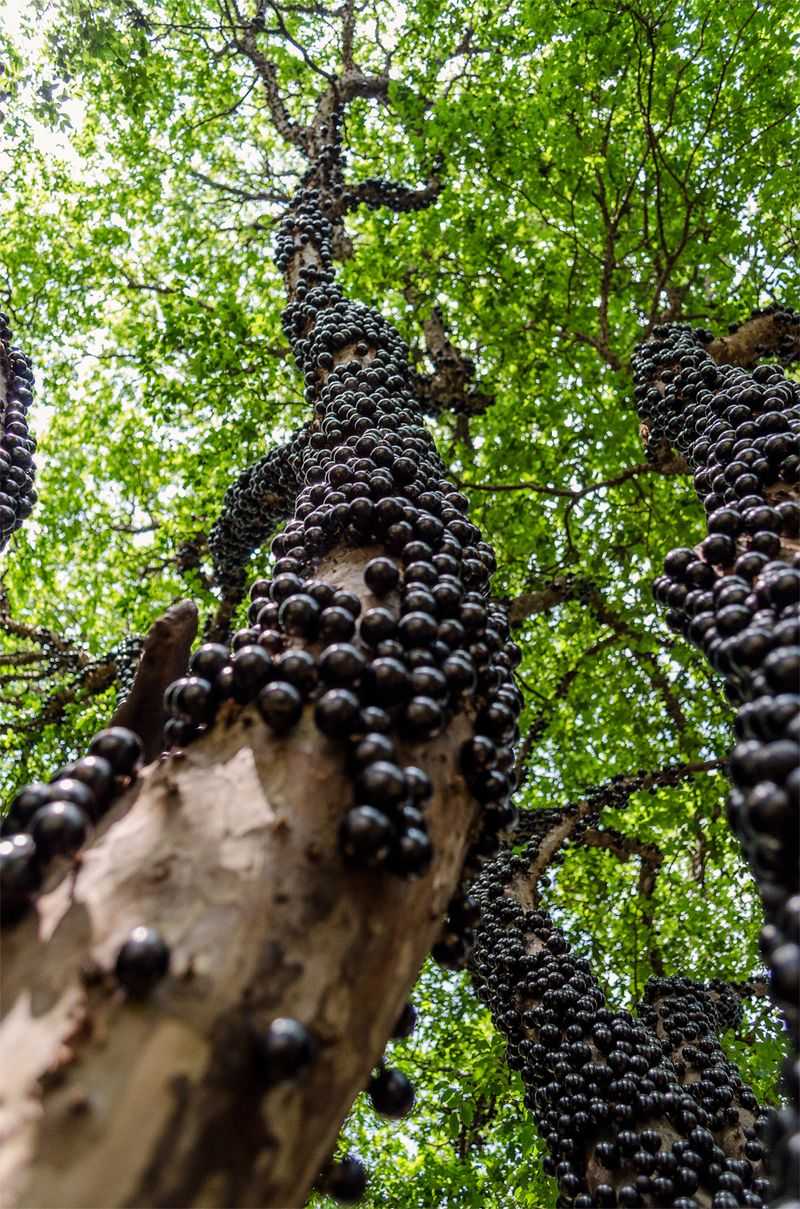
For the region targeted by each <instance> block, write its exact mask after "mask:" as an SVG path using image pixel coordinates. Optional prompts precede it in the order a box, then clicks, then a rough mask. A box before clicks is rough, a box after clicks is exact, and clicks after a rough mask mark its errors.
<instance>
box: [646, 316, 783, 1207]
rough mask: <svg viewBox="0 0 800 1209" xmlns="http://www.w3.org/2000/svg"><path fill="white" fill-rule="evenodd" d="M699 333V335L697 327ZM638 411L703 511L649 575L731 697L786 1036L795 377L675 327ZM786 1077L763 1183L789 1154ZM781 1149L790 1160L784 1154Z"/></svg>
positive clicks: (735, 805) (733, 813)
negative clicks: (748, 362) (668, 449)
mask: <svg viewBox="0 0 800 1209" xmlns="http://www.w3.org/2000/svg"><path fill="white" fill-rule="evenodd" d="M701 335H702V336H703V337H704V335H705V334H704V333H703V334H701ZM634 370H635V374H636V383H637V385H636V400H637V408H638V410H639V414H640V416H641V417H642V419H643V421H644V422H645V424H647V425H648V426H649V427H650V431H651V439H652V438H653V437H655V438H656V440H658V439H659V438H661V439H662V440H663V439H666V440H667V441H668V442H669V443H670V444H671V445H673V446H675V447H676V448H677V449H679V450H680V452H681V453H683V454H684V455H685V457H686V459H687V461H688V463H689V465H690V467H691V468H692V469H693V470H694V472H695V473H694V482H695V486H696V488H697V491H698V494H699V496H700V498H701V500H702V501H703V503H704V505H705V508H706V512H707V514H708V536H707V537H706V538H705V540H704V541H703V542H702V543H701V544H700V546H699V547H698V549H697V550H691V549H678V550H673V551H671V553H670V554H668V555H667V558H666V560H665V564H664V570H665V574H664V576H663V577H661V578H660V579H658V580H656V582H655V584H654V595H655V598H656V600H657V601H658V602H659V603H662V604H666V605H668V606H669V612H668V614H667V621H668V623H669V624H670V626H671V627H672V628H673V629H675V630H677V631H679V632H681V633H683V634H685V635H686V636H687V637H688V638H689V639H690V640H691V641H692V642H694V643H695V644H697V645H698V646H699V647H700V648H701V649H702V650H703V651H704V652H705V653H706V654H707V656H708V658H709V660H710V661H711V663H712V665H713V666H714V668H715V669H716V670H717V671H718V672H720V673H721V675H722V676H723V677H724V681H725V689H726V693H727V695H728V697H729V699H730V700H731V701H732V702H734V703H735V704H736V705H738V706H739V710H738V714H737V718H736V734H737V737H738V738H739V740H740V742H739V743H738V745H737V746H736V747H735V748H734V750H733V752H732V755H731V759H730V774H731V778H732V780H733V785H734V788H733V790H732V793H731V796H730V801H729V816H730V819H731V822H732V823H733V825H734V827H735V828H736V830H737V832H738V834H739V836H740V837H741V839H742V841H743V846H744V849H745V852H746V854H747V857H748V859H749V861H750V864H751V866H752V868H753V872H754V874H755V876H756V879H757V882H758V885H759V889H760V892H761V896H762V898H763V901H764V908H765V914H766V921H767V922H766V926H765V928H764V929H763V932H762V947H763V952H764V957H765V960H766V962H767V965H768V966H769V968H770V971H771V984H772V991H773V994H774V996H775V998H776V999H777V1001H778V1002H779V1004H780V1006H781V1007H782V1009H783V1010H784V1011H785V1013H786V1016H787V1018H788V1021H789V1024H790V1030H791V1033H792V1036H793V1041H794V1046H795V1056H796V1047H797V1045H798V1042H799V1041H800V1006H799V1005H800V810H799V809H798V793H800V554H798V553H795V552H794V551H797V550H798V549H800V544H799V543H798V540H797V539H798V537H799V536H800V504H798V503H797V501H796V499H794V498H792V497H793V496H794V495H795V494H796V490H797V489H796V484H797V482H798V480H799V479H800V385H798V383H796V382H793V381H791V380H789V379H787V378H786V377H785V376H784V373H783V371H782V370H781V369H780V368H779V367H777V366H770V365H761V366H757V367H756V368H755V369H754V370H753V371H752V373H750V372H747V371H745V370H743V369H738V368H734V367H732V366H728V365H717V364H715V363H714V362H713V361H712V360H711V358H710V357H709V356H708V355H707V354H706V353H705V352H704V351H703V339H701V337H700V336H698V335H697V334H696V333H694V332H693V331H692V330H691V329H689V328H686V327H662V328H657V329H656V330H655V333H654V339H653V340H651V341H649V342H648V343H647V344H645V345H643V346H642V347H641V348H640V349H639V350H638V351H637V354H636V356H635V358H634ZM797 1091H798V1088H797V1077H796V1076H795V1077H794V1079H793V1080H792V1079H791V1078H790V1083H789V1092H790V1098H791V1106H790V1107H789V1108H788V1109H787V1110H786V1114H785V1116H784V1121H783V1127H784V1131H785V1132H784V1138H783V1141H782V1142H781V1143H780V1144H779V1145H778V1146H776V1148H775V1151H774V1154H775V1163H776V1164H777V1168H776V1170H777V1171H778V1175H777V1176H776V1182H778V1183H779V1185H780V1186H782V1187H784V1188H786V1187H787V1184H786V1183H785V1181H784V1179H783V1176H782V1175H781V1174H780V1172H781V1171H782V1170H783V1169H784V1168H785V1167H786V1166H787V1165H789V1164H791V1162H795V1163H796V1162H797V1154H798V1153H800V1116H798V1099H797ZM792 1155H794V1156H795V1157H794V1159H792Z"/></svg>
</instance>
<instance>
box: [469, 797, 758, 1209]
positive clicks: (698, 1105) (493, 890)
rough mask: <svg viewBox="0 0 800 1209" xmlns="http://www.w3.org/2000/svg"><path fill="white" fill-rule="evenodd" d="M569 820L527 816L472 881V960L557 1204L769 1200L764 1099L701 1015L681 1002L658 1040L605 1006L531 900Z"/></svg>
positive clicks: (681, 1205)
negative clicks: (687, 1077)
mask: <svg viewBox="0 0 800 1209" xmlns="http://www.w3.org/2000/svg"><path fill="white" fill-rule="evenodd" d="M562 817H563V816H562V812H561V811H558V810H554V811H551V810H543V811H537V812H535V813H534V815H533V816H532V818H531V819H530V820H529V819H528V818H527V817H526V820H525V825H526V828H527V830H528V833H529V834H531V833H533V835H534V838H533V839H532V841H531V843H530V844H529V845H528V846H527V848H526V849H525V850H524V852H523V853H522V854H519V855H515V854H513V853H511V852H509V851H504V852H502V853H501V854H500V855H499V856H498V857H497V858H496V859H495V860H494V861H492V862H491V864H490V865H489V866H487V867H486V868H485V869H484V871H483V872H482V874H481V876H480V877H479V879H478V880H477V882H476V883H475V885H474V887H473V894H474V895H475V898H476V899H477V900H478V902H479V904H480V909H481V916H480V924H479V928H478V932H477V941H476V945H475V952H474V955H473V958H472V961H471V963H470V969H471V970H472V973H473V979H474V983H475V986H476V990H477V992H478V994H479V996H480V997H481V999H483V1001H484V1002H485V1003H487V1004H488V1006H489V1008H490V1010H491V1012H492V1016H493V1019H494V1022H495V1024H496V1025H497V1027H498V1028H499V1029H500V1031H501V1032H502V1033H503V1034H504V1036H505V1038H506V1042H507V1047H508V1062H509V1065H510V1066H511V1067H512V1068H513V1069H515V1070H518V1071H519V1072H520V1074H521V1076H522V1080H523V1084H524V1087H525V1103H526V1105H527V1107H528V1108H529V1109H530V1110H531V1112H532V1113H533V1115H534V1117H535V1119H536V1121H537V1124H538V1127H539V1130H540V1133H541V1134H542V1137H543V1138H544V1139H545V1141H546V1143H547V1145H548V1148H549V1150H550V1154H549V1156H548V1158H547V1159H546V1160H545V1168H546V1170H547V1171H548V1173H549V1174H551V1175H553V1176H555V1178H556V1179H557V1180H558V1184H559V1192H560V1195H559V1201H558V1204H559V1206H561V1207H566V1206H572V1207H573V1209H595V1207H601V1206H617V1205H619V1206H658V1207H659V1209H669V1207H672V1209H697V1206H698V1205H699V1204H700V1203H701V1202H700V1201H698V1200H697V1199H696V1198H695V1193H697V1194H698V1195H700V1196H702V1197H703V1202H702V1203H708V1200H710V1203H711V1206H712V1209H736V1206H740V1205H746V1206H753V1209H759V1207H762V1209H763V1206H764V1205H765V1204H766V1201H765V1197H766V1195H767V1192H768V1182H767V1180H766V1179H765V1178H763V1176H762V1174H761V1173H760V1167H759V1161H760V1157H761V1147H760V1144H759V1143H758V1141H757V1125H756V1121H755V1118H754V1116H753V1114H754V1113H756V1112H757V1104H756V1102H755V1099H754V1097H753V1096H752V1093H750V1092H749V1090H747V1089H745V1088H743V1087H742V1085H741V1080H740V1079H739V1077H738V1074H737V1073H735V1072H734V1071H733V1068H731V1067H730V1066H729V1064H727V1063H725V1062H724V1060H722V1059H719V1055H718V1050H717V1048H715V1043H711V1048H708V1047H707V1043H706V1042H707V1039H706V1037H705V1036H704V1037H703V1038H702V1039H701V1038H700V1035H699V1033H698V1034H697V1035H696V1036H693V1034H694V1032H695V1029H694V1025H695V1023H696V1022H695V1021H694V1020H693V1021H692V1022H689V1020H688V1019H686V1020H684V1019H681V1016H680V1012H679V1011H678V1012H677V1013H676V1014H675V1015H672V1016H671V1018H670V1019H671V1023H670V1026H669V1028H670V1035H668V1036H666V1037H665V1038H663V1039H661V1038H660V1037H659V1036H657V1034H656V1033H655V1032H654V1031H653V1030H652V1029H651V1028H649V1027H648V1026H647V1024H646V1023H645V1022H643V1021H642V1020H638V1019H636V1018H634V1017H633V1016H631V1015H630V1014H629V1013H627V1012H612V1011H610V1010H609V1009H608V1008H606V1006H605V997H604V995H603V992H602V989H601V988H600V986H599V985H598V983H597V981H596V979H595V978H594V977H593V976H592V973H591V968H590V966H589V963H588V961H586V960H585V959H584V958H581V957H575V956H573V955H572V954H571V953H570V950H569V944H568V942H567V940H566V938H565V937H564V935H563V933H562V932H561V931H559V929H558V928H557V927H556V926H555V924H554V923H553V921H552V919H551V918H550V917H549V916H548V914H547V913H546V912H545V911H543V910H541V909H538V908H536V909H534V908H529V907H525V906H523V905H522V902H524V901H528V898H527V883H528V879H529V877H530V868H531V864H532V863H533V861H534V860H535V858H536V855H537V852H538V848H539V844H540V842H541V839H542V838H543V837H544V836H545V835H546V834H547V833H548V832H549V831H551V829H552V827H553V825H554V824H555V823H557V822H559V821H561V818H562ZM516 883H519V891H520V893H519V897H518V896H517V893H516ZM519 900H522V901H519ZM691 1014H692V1015H693V1016H694V1009H693V1008H692V1012H691ZM713 1023H714V1025H715V1026H716V1024H717V1023H718V1020H716V1019H715V1020H714V1022H713ZM689 1039H691V1040H693V1041H695V1048H696V1050H697V1054H696V1055H694V1061H695V1064H696V1067H697V1069H698V1070H699V1069H701V1068H702V1071H703V1076H702V1080H701V1082H702V1088H701V1089H700V1090H693V1089H691V1088H689V1087H687V1086H683V1085H682V1083H681V1080H680V1078H679V1076H678V1072H677V1070H676V1067H675V1065H674V1063H673V1060H672V1050H673V1043H674V1042H675V1041H677V1040H680V1041H681V1042H683V1041H684V1040H689ZM684 1052H685V1051H684ZM706 1056H708V1057H709V1058H710V1059H711V1061H710V1063H706V1062H705V1057H706ZM687 1061H688V1058H687ZM709 1088H713V1090H709ZM740 1106H741V1107H742V1109H743V1110H744V1111H745V1112H746V1113H747V1117H746V1119H742V1118H741V1117H740ZM736 1126H739V1127H740V1128H741V1131H742V1135H743V1137H744V1138H745V1139H746V1146H747V1148H748V1149H747V1150H746V1155H745V1157H739V1158H735V1157H728V1155H727V1154H726V1152H725V1151H724V1150H723V1148H722V1145H721V1143H722V1142H723V1141H724V1140H725V1135H726V1133H727V1132H728V1131H729V1130H731V1129H732V1128H733V1127H736ZM706 1198H708V1199H706Z"/></svg>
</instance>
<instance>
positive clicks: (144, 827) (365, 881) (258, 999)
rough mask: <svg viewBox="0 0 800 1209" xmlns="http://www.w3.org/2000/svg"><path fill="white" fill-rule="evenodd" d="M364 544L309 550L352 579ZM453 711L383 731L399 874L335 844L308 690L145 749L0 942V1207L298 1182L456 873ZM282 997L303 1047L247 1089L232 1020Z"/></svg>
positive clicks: (209, 1194) (303, 1188)
mask: <svg viewBox="0 0 800 1209" xmlns="http://www.w3.org/2000/svg"><path fill="white" fill-rule="evenodd" d="M373 553H374V550H371V549H364V550H359V551H353V552H339V553H338V554H336V553H334V554H333V555H331V556H330V557H329V558H328V559H327V560H326V561H325V562H324V563H323V564H322V566H321V567H320V571H319V574H320V576H322V577H324V578H326V579H327V580H328V581H329V582H332V583H335V584H337V585H338V586H340V587H342V588H347V589H348V590H351V591H358V592H360V594H361V595H362V596H364V592H363V581H362V578H361V569H362V567H363V564H364V562H365V561H366V560H367V559H368V558H369V557H370V556H371V555H372V554H373ZM364 599H365V604H367V606H368V605H369V604H370V603H374V601H373V600H372V598H371V597H369V596H366V597H364ZM469 733H470V726H469V722H468V719H467V717H466V716H465V715H459V716H458V717H457V718H456V719H455V720H454V722H453V723H452V724H451V726H450V729H449V731H448V732H447V733H446V734H444V735H442V736H440V737H439V738H437V739H434V740H432V741H429V742H427V743H426V744H424V746H422V747H421V748H419V749H417V748H412V747H408V748H407V749H406V750H405V751H404V752H402V755H403V756H404V757H406V758H408V759H409V760H410V761H411V762H415V763H418V764H420V765H421V766H422V767H424V768H425V769H426V770H427V772H428V773H429V775H430V776H431V778H432V780H433V783H434V786H435V794H434V798H433V799H432V802H431V804H430V809H429V812H428V818H429V824H430V833H431V839H432V842H433V845H434V850H435V854H436V855H435V859H434V862H433V865H432V867H431V869H430V871H429V872H428V873H427V875H426V876H425V877H424V878H422V879H420V880H419V881H417V882H407V881H405V880H401V879H396V880H395V879H389V880H388V881H387V879H386V878H379V877H374V876H373V875H371V874H367V873H354V872H352V871H351V870H349V869H346V868H345V867H344V866H343V865H342V863H341V861H340V860H339V859H338V858H336V857H334V856H333V854H334V853H335V851H336V832H337V827H338V823H339V820H340V818H341V815H342V813H343V811H344V809H346V808H347V806H349V804H350V797H351V793H352V789H351V781H350V778H349V775H348V772H347V770H346V768H345V766H344V760H343V756H342V753H341V750H340V748H339V747H338V746H336V745H333V744H330V743H328V742H327V741H326V740H324V739H323V738H322V736H321V735H320V734H319V732H318V731H317V730H316V728H315V726H314V723H313V720H312V718H311V717H310V711H309V710H308V709H307V710H306V715H305V716H304V718H303V719H302V721H301V723H300V725H299V726H298V727H297V729H296V730H295V731H294V732H292V734H291V736H290V737H289V738H286V739H277V738H275V737H274V736H272V735H271V734H270V733H269V732H268V731H267V728H266V727H265V726H264V724H263V722H262V721H261V719H260V718H259V716H258V715H257V713H256V711H255V709H254V708H253V707H250V708H247V709H244V710H241V709H239V708H237V707H235V706H232V705H228V706H226V707H225V708H224V709H223V710H222V711H221V714H220V715H219V718H218V722H217V724H216V725H215V727H214V728H213V730H212V731H211V732H210V733H209V734H208V735H207V736H206V737H205V738H203V739H201V740H199V741H198V742H197V743H196V744H193V745H192V746H191V747H190V748H188V749H187V750H186V752H185V753H183V754H181V755H177V756H173V757H170V758H167V759H164V760H163V761H162V762H160V763H157V764H152V765H150V766H149V767H148V768H147V769H145V771H144V772H143V773H142V774H141V776H140V778H139V780H138V782H137V783H136V784H135V785H134V786H133V787H132V788H131V790H130V791H129V792H128V793H127V794H126V795H125V797H124V798H123V799H122V800H121V801H120V802H119V803H118V804H117V805H116V807H115V808H114V809H113V810H112V811H111V813H110V814H109V815H108V816H107V817H106V819H105V820H104V822H103V824H102V825H101V827H100V828H99V829H98V832H97V834H96V836H95V839H94V842H93V843H92V844H91V845H89V846H88V847H87V848H86V849H85V850H84V851H83V852H82V854H81V857H80V861H79V863H78V864H77V865H76V866H75V867H74V868H68V867H62V869H61V870H60V872H57V873H56V874H55V880H54V882H53V883H51V884H49V885H48V886H47V888H46V892H45V893H43V894H42V895H41V896H40V898H39V900H38V902H37V904H36V909H35V912H34V913H33V914H32V915H31V916H29V917H28V918H27V919H26V920H24V921H23V922H22V923H21V924H20V925H19V926H18V927H17V928H16V929H15V930H14V931H13V932H12V933H10V934H9V935H8V939H7V940H6V942H5V952H4V967H5V986H4V992H5V993H4V996H3V1013H4V1015H3V1020H2V1024H0V1053H2V1063H3V1070H4V1088H3V1092H2V1101H0V1142H1V1143H2V1146H1V1147H0V1188H2V1190H3V1191H2V1193H0V1204H1V1205H2V1206H4V1209H12V1207H13V1209H20V1207H22V1206H24V1207H25V1209H34V1207H35V1206H53V1205H55V1204H58V1205H59V1206H60V1207H62V1209H95V1207H96V1209H110V1207H111V1206H120V1207H121V1206H141V1205H152V1206H162V1205H163V1206H167V1205H180V1206H194V1205H197V1206H200V1205H202V1206H204V1207H205V1206H209V1207H210V1206H232V1205H237V1206H239V1205H241V1206H260V1207H262V1209H269V1207H276V1209H277V1207H279V1206H280V1207H285V1206H295V1205H298V1206H299V1205H302V1204H303V1203H304V1202H305V1199H306V1197H307V1195H308V1192H309V1190H310V1187H311V1185H312V1183H313V1181H314V1179H315V1177H316V1175H317V1173H318V1172H319V1170H320V1168H321V1166H322V1165H323V1163H324V1162H325V1160H326V1159H327V1157H328V1155H329V1154H330V1151H331V1150H332V1148H333V1145H334V1142H335V1139H336V1135H337V1132H338V1129H339V1126H340V1124H341V1121H342V1119H343V1117H344V1116H345V1114H346V1112H347V1111H348V1109H349V1107H350V1104H351V1102H352V1100H353V1098H354V1097H355V1095H356V1094H357V1093H358V1092H359V1090H361V1089H362V1088H363V1087H364V1086H365V1084H366V1082H367V1078H368V1076H369V1072H370V1070H371V1068H372V1067H373V1065H374V1064H375V1062H376V1061H377V1059H378V1058H379V1056H380V1054H381V1053H382V1050H383V1047H384V1045H385V1042H386V1040H387V1038H388V1037H389V1035H390V1033H391V1030H392V1026H393V1025H394V1022H395V1020H396V1018H397V1016H398V1014H399V1011H400V1009H401V1007H402V1005H403V1003H404V1002H405V998H406V996H407V994H408V991H409V989H410V988H411V986H412V984H413V982H414V980H415V979H416V977H417V974H418V972H419V968H420V966H421V964H422V962H423V960H424V958H425V956H426V954H427V953H428V951H429V949H430V947H431V944H432V943H433V941H434V940H435V939H436V936H437V933H438V931H439V929H440V926H441V921H442V916H443V912H444V910H445V906H446V904H447V902H448V900H449V898H450V896H451V895H452V893H453V890H454V889H455V886H456V884H457V881H458V878H459V875H460V871H461V866H462V862H463V857H464V852H465V849H466V845H467V839H468V832H469V829H470V824H471V822H472V819H473V809H474V808H473V805H472V804H471V800H470V798H469V795H468V791H467V789H466V787H465V785H464V782H463V779H462V777H461V776H460V773H459V772H458V765H457V760H456V758H455V756H454V753H455V752H456V751H457V750H458V747H459V745H460V743H461V742H462V741H463V739H465V738H466V737H467V735H468V734H469ZM140 923H146V924H149V925H153V926H157V927H158V928H159V929H160V930H161V931H162V932H163V935H164V937H165V939H166V941H167V943H168V944H169V946H170V949H171V953H172V967H171V973H170V976H169V977H168V979H167V980H166V981H165V982H164V983H163V984H161V986H160V987H159V988H158V990H157V992H156V993H155V994H154V996H153V998H152V1000H151V1001H148V1002H146V1003H144V1004H134V1003H131V1002H129V1001H127V1000H126V999H125V997H124V996H123V995H122V993H121V992H120V991H119V990H118V989H117V987H116V985H115V983H114V980H113V978H112V977H111V976H110V975H109V970H110V968H111V967H112V966H113V962H114V959H115V955H116V953H117V951H118V949H119V947H120V945H121V943H122V942H123V941H124V940H125V938H126V937H127V935H128V933H129V932H130V930H131V929H132V928H133V927H135V926H136V925H138V924H140ZM282 1015H290V1016H294V1017H296V1018H297V1019H299V1020H301V1021H302V1022H303V1023H304V1024H306V1025H307V1026H308V1027H309V1028H310V1029H311V1030H312V1031H313V1032H314V1034H315V1035H316V1037H317V1038H318V1040H319V1057H318V1059H317V1061H316V1062H315V1063H314V1065H313V1066H312V1069H311V1070H310V1072H309V1074H308V1076H307V1077H306V1078H305V1080H304V1081H301V1082H299V1083H297V1084H294V1083H289V1084H282V1085H279V1086H278V1087H276V1088H275V1089H274V1090H272V1091H270V1092H269V1093H268V1094H266V1095H263V1094H262V1091H261V1088H260V1087H259V1084H258V1080H257V1078H256V1076H255V1073H254V1066H253V1062H252V1050H251V1044H252V1042H251V1037H252V1033H251V1029H252V1027H253V1025H254V1024H255V1025H258V1026H264V1027H265V1026H267V1025H268V1024H269V1023H270V1022H271V1021H272V1020H273V1019H274V1018H275V1017H278V1016H282Z"/></svg>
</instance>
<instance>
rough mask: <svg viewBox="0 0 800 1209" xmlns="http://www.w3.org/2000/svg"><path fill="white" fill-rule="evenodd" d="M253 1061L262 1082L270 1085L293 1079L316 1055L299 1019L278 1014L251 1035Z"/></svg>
mask: <svg viewBox="0 0 800 1209" xmlns="http://www.w3.org/2000/svg"><path fill="white" fill-rule="evenodd" d="M255 1051H256V1063H257V1066H258V1070H259V1074H260V1076H261V1079H262V1081H263V1082H264V1083H265V1084H266V1085H267V1086H268V1087H272V1086H274V1085H275V1084H276V1083H285V1082H286V1081H287V1080H289V1079H297V1078H298V1077H299V1076H300V1075H302V1074H304V1073H305V1071H307V1070H308V1068H309V1066H311V1064H312V1062H313V1061H314V1058H315V1057H316V1051H317V1046H316V1042H315V1040H314V1038H313V1036H312V1035H311V1033H310V1032H309V1030H308V1029H307V1028H306V1027H305V1025H304V1024H301V1023H300V1021H299V1020H292V1019H291V1018H290V1017H278V1019H277V1020H273V1021H272V1024H271V1025H270V1026H269V1028H268V1029H266V1030H265V1031H264V1032H258V1033H256V1035H255Z"/></svg>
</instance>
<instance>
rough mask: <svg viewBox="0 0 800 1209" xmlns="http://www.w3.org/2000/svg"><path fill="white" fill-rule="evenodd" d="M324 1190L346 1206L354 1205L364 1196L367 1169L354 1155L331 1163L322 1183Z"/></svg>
mask: <svg viewBox="0 0 800 1209" xmlns="http://www.w3.org/2000/svg"><path fill="white" fill-rule="evenodd" d="M322 1186H323V1190H324V1191H325V1192H326V1193H327V1194H328V1196H332V1197H333V1198H334V1199H335V1200H337V1201H341V1202H342V1204H344V1205H354V1204H355V1203H356V1201H359V1200H360V1199H361V1197H362V1196H363V1195H364V1190H365V1189H366V1186H367V1169H366V1167H365V1166H364V1164H363V1163H362V1162H361V1159H359V1158H357V1157H356V1156H355V1155H354V1154H346V1155H345V1156H344V1157H343V1158H341V1159H338V1160H337V1161H336V1162H334V1163H331V1164H330V1166H329V1167H328V1168H327V1169H326V1171H325V1173H324V1177H323V1181H322Z"/></svg>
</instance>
